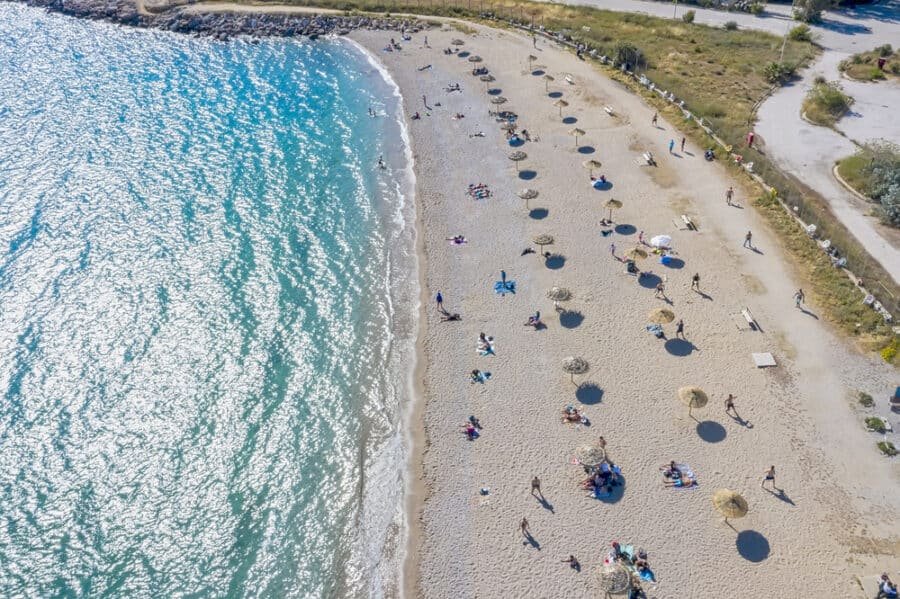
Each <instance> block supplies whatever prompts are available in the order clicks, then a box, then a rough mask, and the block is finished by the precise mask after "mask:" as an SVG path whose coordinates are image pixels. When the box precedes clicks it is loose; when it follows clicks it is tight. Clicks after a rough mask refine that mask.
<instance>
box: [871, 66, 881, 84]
mask: <svg viewBox="0 0 900 599" xmlns="http://www.w3.org/2000/svg"><path fill="white" fill-rule="evenodd" d="M868 78H869V79H871V80H873V81H874V80H877V79H884V78H885V76H884V72H882V70H881V69H879V68H878V67H872V68H871V69H870V70H869V73H868Z"/></svg>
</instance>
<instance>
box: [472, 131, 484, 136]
mask: <svg viewBox="0 0 900 599" xmlns="http://www.w3.org/2000/svg"><path fill="white" fill-rule="evenodd" d="M469 137H484V132H483V131H478V132H476V133H470V134H469Z"/></svg>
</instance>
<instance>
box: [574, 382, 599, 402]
mask: <svg viewBox="0 0 900 599" xmlns="http://www.w3.org/2000/svg"><path fill="white" fill-rule="evenodd" d="M575 399H577V400H578V401H579V402H580V403H583V404H584V405H586V406H593V405H596V404H598V403H600V402H601V401H603V389H601V388H600V387H599V386H598V385H597V384H596V383H584V384H581V385H578V389H577V390H576V391H575Z"/></svg>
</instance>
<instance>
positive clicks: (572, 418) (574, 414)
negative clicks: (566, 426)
mask: <svg viewBox="0 0 900 599" xmlns="http://www.w3.org/2000/svg"><path fill="white" fill-rule="evenodd" d="M562 421H563V422H573V423H578V424H585V425H587V424H590V421H589V420H588V418H587V416H585V415H584V414H582V413H581V412H580V411H578V408H576V407H575V406H572V405H568V406H566V407H565V408H563V410H562Z"/></svg>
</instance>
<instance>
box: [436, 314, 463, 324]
mask: <svg viewBox="0 0 900 599" xmlns="http://www.w3.org/2000/svg"><path fill="white" fill-rule="evenodd" d="M454 320H462V316H460V315H459V314H457V313H456V312H454V313H453V314H444V315H442V316H441V322H451V321H454Z"/></svg>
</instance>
